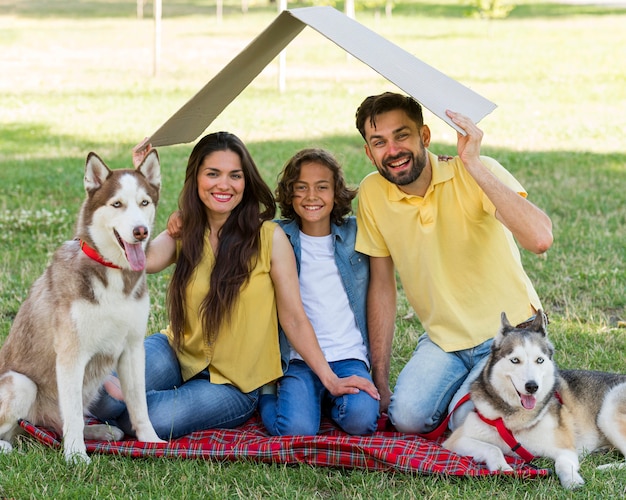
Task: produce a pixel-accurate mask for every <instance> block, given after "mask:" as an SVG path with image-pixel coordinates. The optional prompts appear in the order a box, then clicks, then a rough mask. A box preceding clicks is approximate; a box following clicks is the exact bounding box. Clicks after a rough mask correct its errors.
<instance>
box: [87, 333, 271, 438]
mask: <svg viewBox="0 0 626 500" xmlns="http://www.w3.org/2000/svg"><path fill="white" fill-rule="evenodd" d="M144 346H145V349H146V398H147V401H148V414H149V416H150V421H151V422H152V425H153V426H154V430H155V431H156V433H157V434H158V436H159V437H160V438H161V439H174V438H178V437H180V436H184V435H186V434H189V433H191V432H194V431H200V430H204V429H213V428H226V429H230V428H233V427H237V426H238V425H241V424H243V423H244V422H245V421H246V420H248V419H249V418H250V417H251V416H252V414H253V413H254V412H255V410H256V406H257V400H258V392H259V391H258V390H254V391H252V392H250V393H247V394H245V393H243V392H241V391H240V390H239V389H237V388H236V387H235V386H233V385H229V384H212V383H211V382H210V380H209V372H208V371H207V370H205V371H203V372H201V373H200V374H198V375H196V376H195V377H193V378H192V379H190V380H187V381H186V382H184V381H183V379H182V376H181V372H180V365H179V364H178V359H177V358H176V353H175V352H174V350H173V349H172V348H171V347H170V345H169V342H168V340H167V337H166V336H165V335H163V334H162V333H156V334H154V335H150V336H149V337H146V339H145V341H144ZM89 410H90V412H91V414H92V415H93V416H94V417H97V418H98V419H100V420H102V421H104V422H110V423H111V424H112V425H115V426H117V427H119V428H120V429H122V430H123V431H124V432H125V433H126V434H129V435H134V432H133V429H132V427H131V424H130V418H129V416H128V411H127V409H126V404H125V403H124V402H123V401H119V400H117V399H115V398H113V397H111V396H110V395H109V394H108V393H106V392H105V391H104V389H103V388H100V395H99V398H98V399H97V400H96V401H95V402H94V403H93V404H92V405H91V406H90V408H89Z"/></svg>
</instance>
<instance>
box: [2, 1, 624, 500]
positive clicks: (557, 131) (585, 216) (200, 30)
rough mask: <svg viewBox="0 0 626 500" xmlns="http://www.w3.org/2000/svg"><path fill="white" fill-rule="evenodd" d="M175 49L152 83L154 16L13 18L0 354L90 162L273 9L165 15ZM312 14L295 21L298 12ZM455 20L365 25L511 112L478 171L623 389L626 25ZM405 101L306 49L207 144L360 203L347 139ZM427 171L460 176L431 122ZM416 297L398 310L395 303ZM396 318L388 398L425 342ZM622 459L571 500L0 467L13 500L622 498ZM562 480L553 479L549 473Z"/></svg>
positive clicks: (324, 46) (571, 364)
mask: <svg viewBox="0 0 626 500" xmlns="http://www.w3.org/2000/svg"><path fill="white" fill-rule="evenodd" d="M163 3H164V6H163V9H164V19H163V26H162V36H163V46H162V52H161V60H160V67H159V72H158V76H156V77H155V76H153V59H152V37H153V22H152V20H151V19H150V18H149V16H150V14H151V11H152V7H151V5H152V4H151V2H148V4H147V5H146V6H145V18H144V19H142V20H139V19H137V18H136V15H135V12H136V3H135V2H132V1H128V2H124V3H123V2H114V1H113V0H99V1H98V0H92V1H78V0H68V1H46V2H44V1H30V0H22V1H20V2H17V3H8V2H7V0H0V316H1V322H0V339H3V338H4V337H5V336H6V335H7V334H8V331H9V328H10V325H11V321H12V319H13V317H14V316H15V314H16V312H17V309H18V307H19V305H20V303H21V301H22V300H23V299H24V297H25V296H26V294H27V292H28V288H29V286H30V285H31V283H32V282H33V281H34V280H35V279H36V277H37V276H38V275H39V274H40V273H41V272H42V270H43V268H44V267H45V265H46V263H47V262H48V259H49V258H50V255H51V253H52V251H53V250H54V249H55V248H56V247H57V246H58V245H59V243H60V242H61V241H63V240H65V239H69V238H71V237H72V235H73V233H72V231H73V225H74V221H75V217H76V213H77V210H78V207H79V205H80V202H81V200H82V198H83V187H82V175H83V167H84V162H85V158H86V156H87V153H88V152H89V151H95V152H97V153H98V154H99V155H100V156H101V157H102V158H103V159H104V160H105V161H106V162H107V163H108V164H109V165H110V166H111V167H114V168H117V167H122V166H127V165H129V164H130V149H131V148H132V146H133V145H134V144H136V143H137V142H139V141H140V140H142V139H143V137H145V136H147V135H150V134H151V133H153V132H154V131H155V130H156V129H157V128H158V127H159V126H160V125H161V124H162V123H163V122H164V121H165V120H166V119H167V118H169V117H170V116H171V114H172V113H174V112H175V111H176V110H177V109H178V108H179V107H180V106H182V105H183V104H184V103H185V102H186V101H187V100H188V99H189V98H191V97H192V96H193V95H194V94H195V93H196V92H197V91H198V90H200V88H201V87H202V86H203V85H204V84H205V83H206V82H207V81H208V80H209V79H210V78H211V77H212V76H213V75H215V74H216V73H217V72H218V71H219V70H220V69H221V68H222V67H223V66H224V65H226V64H227V63H228V62H229V61H230V60H231V59H232V58H233V57H234V56H236V55H237V54H238V52H239V51H240V50H241V49H242V48H243V47H245V46H246V45H247V44H248V43H249V42H250V41H252V39H253V38H254V37H255V36H256V35H258V34H259V33H260V32H261V31H262V30H263V29H265V27H266V26H267V25H269V24H270V23H271V22H272V20H273V19H274V18H275V16H276V10H275V9H276V7H275V4H271V5H268V4H266V3H260V2H258V1H252V2H251V3H250V4H249V11H248V12H247V13H246V14H245V15H244V14H242V13H241V12H240V8H239V6H240V4H239V3H238V2H234V1H233V0H228V1H227V2H226V5H225V9H224V18H223V20H222V21H221V22H218V20H217V19H216V17H215V4H214V2H200V1H197V0H196V1H183V0H172V1H168V0H166V1H164V2H163ZM304 5H305V4H297V5H296V4H291V5H290V7H295V6H304ZM466 11H467V6H466V5H465V4H462V3H461V2H460V1H459V2H452V1H450V0H443V1H440V2H437V3H428V2H427V1H426V0H413V1H410V2H406V3H398V4H396V5H395V7H394V11H393V16H392V18H391V19H389V18H387V17H385V15H384V12H380V13H377V12H375V10H374V9H373V8H361V9H359V10H357V20H358V21H360V22H361V23H363V24H365V25H366V26H368V27H370V28H371V29H373V30H374V31H376V32H378V33H379V34H381V35H383V36H384V37H386V38H388V39H389V40H391V41H393V42H395V43H397V44H398V45H400V46H401V47H402V48H404V49H406V50H408V51H409V52H411V53H413V54H415V55H416V56H417V57H419V58H421V59H422V60H424V61H425V62H427V63H429V64H431V65H432V66H435V67H436V68H437V69H439V70H441V71H443V72H445V73H446V74H448V75H450V76H451V77H453V78H455V79H457V80H458V81H460V82H461V83H463V84H464V85H467V86H468V87H470V88H472V89H474V90H475V91H477V92H478V93H480V94H482V95H484V96H485V97H487V98H489V99H491V100H492V101H494V102H495V103H497V104H498V108H497V109H496V110H495V111H494V112H493V113H491V114H490V115H489V116H487V117H486V118H485V119H483V120H482V121H481V123H480V126H481V128H482V129H483V130H484V132H485V137H484V140H483V153H484V154H487V155H490V156H493V157H495V158H496V159H498V160H499V161H500V162H501V163H502V164H503V165H504V166H505V167H507V168H508V169H509V170H510V171H511V172H512V173H513V174H514V175H515V176H516V177H517V178H518V179H519V180H520V181H521V182H522V184H523V185H524V186H525V187H526V188H527V190H528V191H529V196H530V199H531V200H532V201H533V202H534V203H536V204H537V205H539V206H540V207H542V208H543V209H544V210H546V211H547V212H548V214H549V215H550V216H551V217H552V220H553V223H554V235H555V243H554V245H553V248H552V249H551V250H550V251H549V252H548V255H547V258H545V259H542V258H537V257H535V256H534V255H531V254H529V253H526V252H525V253H523V259H524V263H525V266H526V268H527V270H528V272H529V274H530V276H531V278H532V279H533V281H534V283H535V284H536V287H537V290H538V292H539V294H540V296H541V297H542V300H543V302H544V306H545V308H546V310H547V311H548V312H549V313H550V317H551V320H552V324H551V327H550V328H551V330H550V331H551V336H552V339H553V341H554V343H555V345H556V347H557V354H556V358H557V361H558V362H559V363H560V365H561V366H563V367H568V368H590V369H600V370H608V371H620V372H625V373H626V357H625V356H624V353H625V352H626V329H624V328H623V327H620V325H623V323H620V321H623V320H625V319H626V269H625V264H624V262H625V260H626V152H625V151H626V148H625V146H626V134H625V133H624V131H625V130H626V63H625V62H624V61H626V29H624V27H625V26H626V7H619V6H601V5H578V4H567V3H560V2H559V3H539V2H531V1H524V2H521V3H518V4H517V5H516V7H515V9H514V10H513V11H512V13H511V15H510V16H509V18H507V19H505V20H501V21H480V20H475V19H471V18H469V17H467V16H466V15H465V13H466ZM389 89H392V90H393V86H392V85H391V84H389V83H388V82H387V81H386V80H384V79H383V78H382V77H380V76H379V75H377V74H376V73H375V72H373V71H372V70H371V69H370V68H368V67H367V66H365V65H363V64H361V63H360V62H359V61H357V60H354V59H347V58H346V55H345V53H344V52H343V51H341V50H340V49H338V48H337V47H336V46H335V45H334V44H332V43H331V42H329V41H328V40H326V39H325V38H324V37H322V36H321V35H319V34H317V33H316V32H314V31H313V30H311V29H305V30H304V31H303V32H302V33H301V34H300V35H299V36H298V37H297V38H296V39H295V40H294V41H293V42H292V43H291V44H290V45H289V47H288V49H287V89H286V91H285V92H284V93H282V94H281V93H279V92H278V91H277V64H276V63H275V62H273V63H272V64H270V65H269V66H268V67H267V68H266V70H265V71H263V73H262V74H261V75H260V76H259V77H258V78H257V79H256V80H254V82H253V83H252V84H251V85H250V86H249V87H248V88H247V89H246V90H245V91H244V92H243V93H242V94H241V95H240V96H239V97H238V98H237V99H236V100H235V101H234V102H233V103H232V104H231V105H230V106H228V107H227V108H226V110H225V111H224V112H223V113H222V114H221V115H220V116H219V117H218V118H217V120H216V121H215V122H214V123H213V124H212V125H211V127H210V128H209V130H211V131H212V130H218V129H226V130H230V131H232V132H234V133H236V134H237V135H239V136H240V137H241V138H243V139H244V140H245V141H246V142H247V144H248V145H249V147H250V149H251V151H252V153H253V155H254V157H255V159H256V160H257V163H258V164H259V165H260V167H261V168H262V171H263V174H264V175H265V177H266V179H267V181H268V182H269V183H270V184H271V185H274V183H275V179H276V175H277V173H278V172H279V170H280V168H281V166H282V163H283V162H284V161H285V160H286V159H287V158H288V157H289V156H291V155H292V154H293V153H294V152H295V151H296V150H297V149H299V148H301V147H304V146H322V147H326V148H328V149H330V150H332V151H333V152H335V153H336V154H337V156H338V157H339V158H340V159H341V160H342V162H343V163H344V167H345V169H346V172H347V176H348V179H349V181H350V182H351V183H353V184H358V182H359V180H360V179H361V178H362V177H363V176H364V175H365V174H366V173H367V172H369V171H370V164H369V162H368V161H367V159H366V157H365V155H364V154H363V150H362V141H361V139H360V137H359V135H358V133H357V131H356V129H355V128H354V112H355V110H356V107H357V106H358V104H359V103H360V102H361V100H362V99H363V98H364V97H365V96H367V95H371V94H375V93H379V92H382V91H385V90H389ZM426 120H427V123H428V124H429V125H430V127H431V129H432V135H433V141H432V145H431V149H432V150H433V151H435V152H438V153H445V154H454V152H455V144H456V136H455V132H454V131H453V130H452V129H451V128H450V127H449V126H448V125H446V124H445V123H443V122H442V121H441V120H439V119H438V118H436V117H434V116H433V115H432V114H430V113H426ZM190 150H191V145H180V146H172V147H166V148H161V149H160V151H159V153H160V156H161V159H162V163H163V173H164V184H163V199H162V203H161V205H160V208H159V215H158V222H157V226H158V227H157V229H158V230H160V229H162V228H164V225H165V220H166V218H167V215H168V214H169V213H170V212H171V211H172V210H173V209H174V208H175V207H176V201H177V196H178V192H179V189H180V187H181V185H182V181H183V174H184V167H185V163H186V158H187V156H188V154H189V152H190ZM149 279H150V289H151V294H152V303H153V306H152V310H153V314H152V315H151V319H150V325H149V331H150V332H152V331H156V330H158V329H160V328H162V327H163V326H164V325H165V324H166V322H167V318H166V315H165V311H164V307H163V306H164V297H165V289H166V284H167V280H168V279H169V274H168V272H164V273H162V274H161V275H156V276H151V277H150V278H149ZM401 297H402V295H401ZM409 313H410V311H409V309H408V307H407V306H406V304H405V303H402V304H401V306H400V308H399V310H398V323H397V324H398V329H397V335H396V339H395V355H394V359H393V360H392V372H393V376H394V377H395V375H396V374H397V373H398V371H399V370H400V368H401V367H402V365H403V363H404V362H405V361H406V359H407V358H408V356H409V355H410V353H411V351H412V349H413V347H414V344H415V341H416V339H417V336H418V335H419V334H420V332H421V328H420V325H419V322H418V321H417V320H416V319H415V318H414V317H412V316H411V315H410V314H409ZM616 458H618V456H617V455H609V456H606V455H597V456H596V455H594V456H591V457H587V458H585V459H584V460H583V462H582V475H583V477H584V478H585V479H586V480H587V484H586V485H585V486H584V487H583V488H582V489H581V490H579V491H577V492H575V493H567V492H564V491H563V490H562V489H561V487H560V485H559V484H558V480H556V478H548V479H540V480H536V481H528V480H520V479H511V478H500V477H498V478H484V479H458V478H445V477H433V476H408V475H403V474H394V473H368V472H363V471H343V470H335V469H322V468H319V469H316V468H312V467H308V466H291V467H284V466H274V465H264V464H251V463H215V462H205V461H193V460H187V461H176V460H131V459H123V458H119V457H118V458H116V457H112V456H95V457H94V460H93V464H92V465H91V466H90V467H85V468H81V467H79V468H71V467H66V466H65V464H64V462H63V459H62V456H61V454H60V453H56V452H53V451H50V450H47V449H45V448H43V447H41V446H39V445H37V444H35V443H33V442H32V440H24V441H21V442H20V443H19V446H18V451H17V452H16V453H13V454H11V455H0V497H7V498H31V497H32V498H42V497H47V498H91V497H96V496H97V497H100V498H196V497H208V498H242V497H246V498H367V499H369V498H385V499H386V498H436V499H445V498H477V497H486V496H493V497H495V498H503V499H505V498H506V499H508V498H550V499H552V498H621V497H623V496H624V494H625V491H626V475H625V473H624V472H620V471H612V472H611V471H602V472H600V471H596V470H595V466H596V465H598V464H601V463H604V462H607V461H611V460H615V459H616ZM539 463H540V464H541V465H546V466H549V467H551V466H552V464H551V463H549V462H545V463H544V462H539Z"/></svg>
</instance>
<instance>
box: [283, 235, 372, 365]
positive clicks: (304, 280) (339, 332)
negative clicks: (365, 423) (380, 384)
mask: <svg viewBox="0 0 626 500" xmlns="http://www.w3.org/2000/svg"><path fill="white" fill-rule="evenodd" d="M332 238H333V236H332V235H328V236H309V235H306V234H304V233H303V232H302V231H301V232H300V242H301V246H302V254H301V256H300V276H299V279H300V294H301V295H302V303H303V304H304V310H305V311H306V314H307V316H308V318H309V320H310V321H311V324H312V325H313V329H314V330H315V333H316V335H317V340H318V342H319V344H320V347H321V349H322V352H323V353H324V356H325V358H326V360H327V361H329V362H332V361H341V360H344V359H360V360H362V361H364V362H365V363H366V364H367V365H368V367H369V363H368V360H367V348H366V347H365V344H364V342H363V337H362V335H361V332H360V331H359V328H358V326H357V323H356V320H355V318H354V314H353V312H352V309H350V303H349V301H348V296H347V295H346V291H345V289H344V287H343V283H342V281H341V275H340V274H339V269H338V268H337V264H336V262H335V256H334V248H333V240H332ZM291 359H302V358H301V357H300V355H299V354H298V353H297V352H296V351H295V350H294V349H291Z"/></svg>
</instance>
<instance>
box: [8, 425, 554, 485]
mask: <svg viewBox="0 0 626 500" xmlns="http://www.w3.org/2000/svg"><path fill="white" fill-rule="evenodd" d="M85 423H86V424H87V425H89V424H90V423H94V421H93V420H90V419H87V420H86V422H85ZM20 426H21V427H22V428H23V429H24V430H25V431H26V432H27V433H28V434H30V435H31V436H33V437H35V438H36V439H37V440H38V441H40V442H42V443H44V444H46V445H48V446H51V447H53V448H60V447H61V440H60V438H59V436H58V435H57V434H56V433H55V432H53V431H51V430H50V429H46V428H42V427H37V426H34V425H32V424H31V423H30V422H28V421H26V420H21V421H20ZM442 441H443V438H440V439H437V440H430V439H425V438H423V437H421V436H419V435H416V434H402V433H399V432H395V431H390V430H379V431H377V432H375V433H374V434H372V435H370V436H351V435H349V434H346V433H345V432H343V431H341V430H340V429H339V428H337V427H336V426H334V425H333V424H332V423H331V422H330V421H328V420H325V421H324V422H323V423H322V426H321V429H320V433H319V434H318V435H316V436H270V435H269V434H268V433H267V431H266V430H265V427H264V426H263V423H262V422H261V419H260V417H259V416H258V414H257V415H255V416H253V417H252V418H251V419H250V420H249V421H248V422H246V423H245V424H244V425H243V426H241V427H238V428H236V429H213V430H207V431H201V432H194V433H192V434H189V435H187V436H184V437H181V438H178V439H173V440H171V441H169V442H167V443H142V442H140V441H136V440H134V439H132V438H127V439H124V440H122V441H90V440H87V441H86V442H85V444H86V446H87V452H88V453H104V454H113V455H120V456H125V457H134V458H137V457H163V458H174V457H175V458H189V459H205V460H221V461H234V460H248V461H249V460H256V461H259V462H264V463H281V464H309V465H314V466H323V467H340V468H348V469H366V470H373V471H399V472H403V473H412V474H416V473H421V474H445V475H454V476H485V475H493V474H506V475H515V476H520V477H525V478H534V477H545V476H548V475H549V474H550V471H549V469H542V468H537V467H534V466H532V465H530V464H525V463H524V462H523V461H522V460H521V459H512V460H511V465H512V466H513V468H514V470H513V471H510V472H491V471H489V470H487V469H486V468H485V467H484V466H483V465H481V464H479V463H477V462H474V461H473V460H472V459H470V458H469V457H462V456H460V455H457V454H455V453H452V452H450V451H448V450H446V449H444V448H442V447H441V442H442Z"/></svg>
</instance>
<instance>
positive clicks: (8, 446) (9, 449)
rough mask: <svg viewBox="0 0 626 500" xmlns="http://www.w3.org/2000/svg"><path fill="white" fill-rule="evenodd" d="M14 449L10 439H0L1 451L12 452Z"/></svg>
mask: <svg viewBox="0 0 626 500" xmlns="http://www.w3.org/2000/svg"><path fill="white" fill-rule="evenodd" d="M12 451H13V446H11V443H9V442H8V441H2V440H1V439H0V453H10V452H12Z"/></svg>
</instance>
